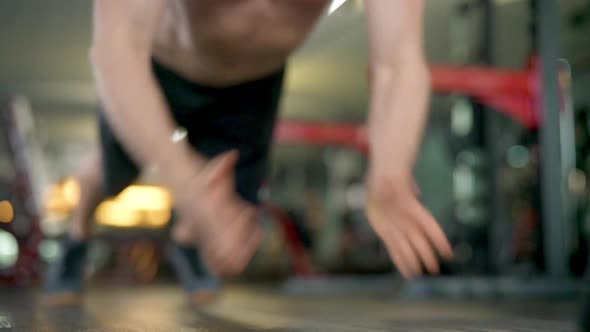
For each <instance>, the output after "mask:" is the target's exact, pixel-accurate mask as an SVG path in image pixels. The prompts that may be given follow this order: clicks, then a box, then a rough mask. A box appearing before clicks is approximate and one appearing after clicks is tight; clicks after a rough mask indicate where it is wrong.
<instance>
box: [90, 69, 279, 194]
mask: <svg viewBox="0 0 590 332" xmlns="http://www.w3.org/2000/svg"><path fill="white" fill-rule="evenodd" d="M153 72H154V75H155V77H156V79H157V81H158V83H159V85H160V87H161V88H162V91H163V93H164V95H165V97H166V100H167V102H168V105H169V107H170V110H171V112H172V115H173V117H174V119H175V121H176V123H177V124H178V126H180V127H183V128H185V129H186V130H187V132H188V141H189V142H190V144H191V145H192V147H193V148H194V149H195V150H197V151H198V152H199V153H201V154H202V155H204V156H206V157H208V158H211V157H214V156H216V155H218V154H220V153H222V152H225V151H228V150H231V149H238V150H239V151H240V159H239V161H238V165H237V169H236V187H237V188H236V189H237V191H238V193H239V194H240V196H242V197H243V198H244V199H245V200H247V201H249V202H252V203H255V204H256V203H258V202H259V200H258V191H259V188H260V185H261V183H262V181H263V180H264V178H265V176H266V171H267V164H268V157H269V150H270V146H271V140H272V133H273V129H274V124H275V122H276V118H277V110H278V105H279V99H280V96H281V91H282V85H283V76H284V69H281V70H280V71H278V72H277V73H275V74H273V75H269V76H267V77H264V78H261V79H258V80H255V81H251V82H247V83H243V84H239V85H235V86H230V87H225V88H213V87H207V86H202V85H199V84H196V83H194V82H192V81H189V80H187V79H185V78H183V77H182V76H179V75H178V74H176V73H174V72H172V71H170V70H169V69H167V68H165V67H163V66H162V65H160V64H157V63H154V64H153ZM130 84H132V82H130ZM99 126H100V128H99V131H100V142H101V145H102V164H103V186H104V188H103V189H104V191H105V194H107V195H108V196H115V195H117V194H118V193H119V192H121V191H122V190H123V189H125V188H126V187H127V186H129V185H130V184H131V183H133V182H134V181H135V180H136V179H137V177H138V175H139V172H140V170H139V167H138V165H136V163H135V162H134V161H133V160H132V159H131V157H130V156H129V154H128V153H127V152H126V151H125V148H124V147H123V146H122V145H121V143H120V142H119V139H118V138H117V137H116V135H114V133H113V131H112V130H111V128H110V126H109V125H108V123H107V121H106V119H105V117H104V114H103V112H99Z"/></svg>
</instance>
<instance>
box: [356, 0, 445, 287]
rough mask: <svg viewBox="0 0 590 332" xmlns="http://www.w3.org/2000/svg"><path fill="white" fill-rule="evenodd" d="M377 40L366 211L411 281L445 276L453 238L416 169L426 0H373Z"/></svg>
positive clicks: (372, 38)
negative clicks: (419, 184) (420, 191)
mask: <svg viewBox="0 0 590 332" xmlns="http://www.w3.org/2000/svg"><path fill="white" fill-rule="evenodd" d="M366 8H367V15H368V25H369V26H368V30H369V42H370V87H371V103H370V114H369V120H368V129H369V143H370V150H371V156H370V166H369V174H368V178H367V181H368V184H367V189H368V195H367V214H368V217H369V221H370V222H371V225H372V226H373V228H374V229H375V231H376V232H377V234H378V235H379V236H380V237H381V239H382V240H383V242H384V243H385V245H386V247H387V249H388V252H389V255H390V256H391V258H392V259H393V261H394V262H395V263H396V265H397V267H398V269H399V270H400V272H401V273H402V274H403V275H404V276H405V277H406V278H411V277H415V276H418V275H420V274H422V273H423V272H424V270H425V269H426V270H427V271H429V272H430V273H437V272H438V271H439V266H438V259H437V254H441V255H442V256H444V257H446V258H450V257H451V256H452V250H451V246H450V244H449V243H448V241H447V239H446V236H445V235H444V233H443V232H442V230H441V229H440V227H439V225H438V224H437V223H436V221H435V220H434V218H433V217H432V216H431V215H430V213H429V212H428V211H427V210H426V209H425V208H424V207H423V206H422V204H421V203H420V202H419V201H418V199H417V197H416V194H417V193H416V188H415V184H414V181H413V176H412V169H413V166H414V163H415V160H416V155H417V151H418V148H419V146H420V143H421V139H422V133H423V130H424V125H425V121H426V119H427V115H428V106H429V105H428V104H429V95H430V79H429V72H428V68H427V65H426V60H425V56H424V49H423V36H422V34H423V12H424V1H423V0H366Z"/></svg>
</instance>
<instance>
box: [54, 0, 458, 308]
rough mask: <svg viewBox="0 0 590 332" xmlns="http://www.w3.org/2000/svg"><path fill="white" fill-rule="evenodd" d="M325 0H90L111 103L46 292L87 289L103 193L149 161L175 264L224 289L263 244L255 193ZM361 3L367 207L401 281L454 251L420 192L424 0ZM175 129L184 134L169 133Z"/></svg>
mask: <svg viewBox="0 0 590 332" xmlns="http://www.w3.org/2000/svg"><path fill="white" fill-rule="evenodd" d="M328 2H329V1H327V0H95V8H94V39H93V44H92V49H91V59H92V64H93V68H94V73H95V77H96V81H97V83H98V84H97V85H98V88H99V92H100V96H101V99H102V102H103V105H104V111H103V112H101V114H100V132H101V143H102V145H101V146H102V149H101V151H100V153H95V154H94V155H93V156H92V158H90V161H89V162H88V163H87V164H86V166H85V167H83V168H82V171H81V172H80V174H79V176H78V180H79V182H80V186H81V189H82V195H81V202H80V204H79V207H78V208H77V210H76V212H75V215H74V220H73V223H72V227H71V229H70V232H69V239H68V240H67V241H66V243H65V245H64V249H65V251H64V255H63V257H62V259H61V260H60V261H59V262H58V264H56V265H55V266H54V268H53V272H52V273H50V275H49V277H48V283H47V285H48V286H47V298H48V299H60V298H61V299H64V298H66V299H71V298H75V297H76V296H78V295H79V293H80V290H81V285H82V283H81V279H82V277H81V276H82V273H81V272H80V271H81V270H82V269H81V266H83V262H84V257H85V255H86V254H85V252H86V251H87V249H86V240H87V238H88V235H89V232H88V228H89V226H88V221H89V220H90V219H91V216H92V214H93V211H94V209H95V207H96V205H97V204H98V202H99V201H100V200H101V199H103V198H104V197H105V196H111V195H115V194H117V193H118V192H120V191H121V190H122V189H124V188H125V187H126V186H127V185H129V184H130V183H131V182H132V181H133V180H135V178H136V177H137V174H138V172H139V169H141V168H148V167H149V168H152V169H154V168H155V169H157V172H158V174H159V177H160V178H161V180H162V183H163V184H164V185H165V186H166V187H168V188H169V189H170V190H171V192H172V193H173V196H174V197H175V201H176V203H177V211H178V214H179V218H178V221H177V222H176V223H175V225H174V227H173V229H172V240H173V243H175V244H176V246H175V248H176V249H177V250H176V253H175V255H173V261H175V262H176V263H175V264H176V265H177V267H179V271H184V272H180V277H181V281H182V283H183V285H184V286H185V289H186V290H187V292H188V293H189V294H190V295H191V296H192V297H193V299H195V300H196V301H197V302H203V301H206V300H208V299H210V295H211V294H212V293H214V291H215V290H216V289H217V287H218V286H219V284H218V283H217V282H216V279H215V277H213V275H215V276H233V275H236V274H239V273H240V272H241V271H242V270H243V269H244V268H245V267H246V265H247V264H248V262H249V261H250V259H251V258H252V256H253V254H254V252H255V251H256V249H257V247H258V245H259V244H260V242H261V240H262V230H261V227H260V225H259V224H257V222H256V205H257V203H258V199H257V195H256V193H257V191H258V187H259V185H260V183H261V181H262V180H263V178H264V176H265V167H266V163H267V157H268V152H269V147H270V143H271V134H272V131H273V126H274V124H275V121H276V115H277V108H278V107H277V105H278V101H279V97H280V94H281V87H282V82H283V73H284V71H285V64H286V62H287V59H288V57H289V56H290V55H291V54H292V53H293V52H294V50H295V49H296V48H297V47H298V46H300V45H301V43H302V42H303V41H304V40H305V38H306V37H307V36H308V35H309V33H310V31H311V30H312V29H313V27H314V25H315V24H316V22H317V21H318V19H319V18H320V17H321V16H322V14H323V13H324V12H325V10H326V7H327V5H328ZM365 8H366V12H367V15H368V31H369V47H370V64H369V72H370V75H369V80H370V82H369V84H370V87H371V99H370V112H369V116H368V129H369V132H368V137H369V143H370V149H371V157H370V167H369V170H368V174H367V214H368V217H369V220H370V223H371V225H372V226H373V228H374V229H375V231H376V233H377V234H378V235H379V236H380V238H381V239H382V240H383V242H384V243H385V245H386V247H387V249H388V252H389V254H390V256H391V258H392V260H393V261H394V263H395V264H396V265H397V267H398V269H399V271H400V272H401V274H402V275H403V276H404V277H406V278H412V277H416V276H418V275H421V274H423V273H424V272H429V273H437V272H438V270H439V265H438V257H439V255H440V256H442V257H444V258H450V257H451V256H452V251H451V247H450V245H449V243H448V241H447V239H446V237H445V235H444V233H443V232H442V230H441V229H440V227H439V226H438V224H437V223H436V221H435V220H434V219H433V217H432V216H431V215H430V214H429V212H428V211H427V210H426V209H425V208H424V207H423V206H422V204H420V202H419V201H418V199H417V197H416V190H415V189H416V188H415V185H414V181H413V177H412V168H413V165H414V162H415V159H416V154H417V149H418V148H419V145H420V140H421V137H422V131H423V127H424V123H425V119H426V117H427V109H428V101H429V92H430V90H429V83H430V82H429V72H428V69H427V66H426V60H425V56H424V49H423V40H422V34H423V26H422V25H423V23H422V21H423V19H422V17H423V11H424V0H365ZM178 127H183V128H185V129H186V130H187V132H188V135H187V137H186V139H184V140H173V139H171V136H174V135H173V133H175V130H176V129H177V128H178ZM101 179H102V180H101ZM195 244H196V246H197V247H198V248H199V249H200V250H201V251H200V252H201V255H202V257H203V258H204V261H205V262H207V264H206V265H207V266H208V269H204V268H203V267H202V266H201V265H202V264H201V263H200V261H199V259H198V257H199V256H198V255H196V252H195V251H194V250H192V247H193V246H194V245H195ZM191 250H192V251H191ZM209 271H212V272H211V273H209Z"/></svg>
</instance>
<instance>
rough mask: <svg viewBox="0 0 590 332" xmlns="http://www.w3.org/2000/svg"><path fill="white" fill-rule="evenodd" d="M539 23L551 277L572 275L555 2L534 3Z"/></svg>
mask: <svg viewBox="0 0 590 332" xmlns="http://www.w3.org/2000/svg"><path fill="white" fill-rule="evenodd" d="M531 1H532V7H533V9H534V16H535V21H536V28H535V29H534V31H535V34H536V43H537V47H538V50H539V54H540V61H541V64H540V65H541V79H542V85H543V94H542V96H541V99H542V107H541V108H542V112H543V113H542V114H543V117H544V121H543V124H542V125H541V128H540V129H541V130H540V142H541V165H542V166H541V204H542V210H541V213H542V222H543V248H544V249H543V250H544V257H545V264H546V272H547V274H548V275H549V276H551V277H566V276H567V275H568V272H567V271H568V269H567V262H568V257H569V253H568V246H567V240H566V234H567V222H565V221H566V220H567V217H568V214H569V213H568V211H566V202H565V192H566V190H565V185H564V183H565V181H564V179H563V164H562V147H561V143H562V140H561V129H560V115H559V108H560V92H559V85H558V67H557V59H558V58H560V57H561V56H562V51H561V42H560V39H559V31H560V25H559V17H558V14H557V13H559V10H558V7H557V3H556V1H554V0H531Z"/></svg>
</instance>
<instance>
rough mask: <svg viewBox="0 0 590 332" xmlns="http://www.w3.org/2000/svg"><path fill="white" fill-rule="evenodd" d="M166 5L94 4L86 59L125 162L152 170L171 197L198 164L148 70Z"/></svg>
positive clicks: (128, 0) (137, 0) (138, 1)
mask: <svg viewBox="0 0 590 332" xmlns="http://www.w3.org/2000/svg"><path fill="white" fill-rule="evenodd" d="M166 1H167V0H95V6H94V38H93V44H92V49H91V60H92V64H93V68H94V74H95V78H96V81H97V85H98V89H99V92H100V96H101V98H102V102H103V103H104V104H105V106H106V110H107V118H108V120H109V123H110V124H111V125H112V127H113V129H114V131H115V133H116V134H117V136H118V137H119V138H120V139H121V141H122V143H123V145H124V146H125V148H126V149H127V150H128V151H129V152H130V154H131V157H132V158H133V159H134V160H135V161H136V162H137V163H138V164H140V165H141V166H144V167H145V166H156V167H157V168H158V169H159V170H160V172H159V173H160V175H161V177H162V179H161V180H162V181H163V182H164V185H166V186H168V187H170V189H172V191H173V193H175V194H177V193H178V192H180V191H181V190H183V188H182V187H183V186H184V185H185V183H186V180H187V179H188V178H190V177H191V176H192V175H194V174H195V172H197V169H196V168H198V167H195V166H196V165H199V164H201V163H202V160H201V159H200V158H199V157H198V156H196V155H195V154H194V153H193V152H192V151H191V150H190V149H189V147H188V145H187V144H186V143H185V142H179V143H176V144H175V143H173V142H172V141H171V135H172V133H173V132H174V130H175V128H176V127H175V124H174V121H173V119H172V117H171V116H170V112H169V111H168V109H167V107H168V106H167V105H166V102H165V100H164V97H163V95H162V92H161V90H160V89H159V87H158V86H157V84H156V81H155V79H154V77H153V75H152V70H151V50H152V43H153V40H154V35H155V33H156V31H157V28H158V26H159V24H160V20H161V16H162V13H163V11H164V9H165V8H164V7H165V5H166Z"/></svg>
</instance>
